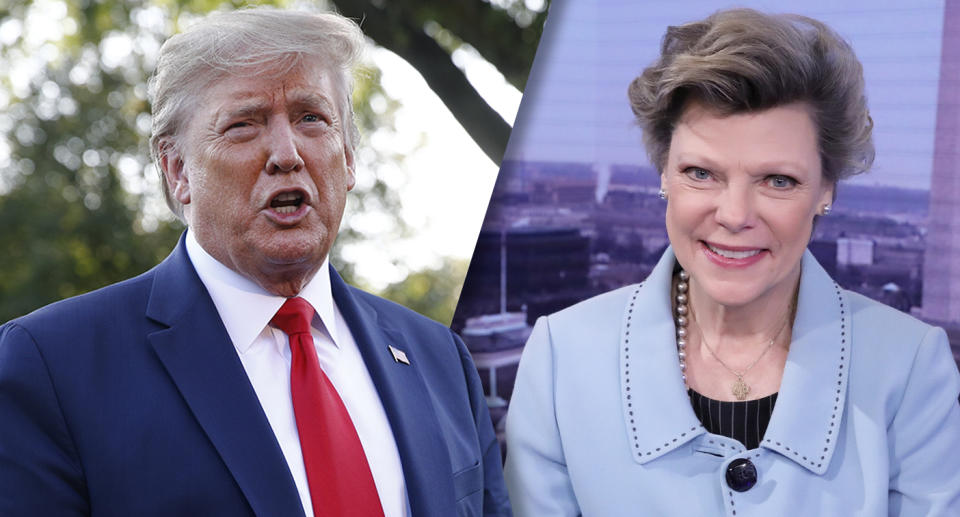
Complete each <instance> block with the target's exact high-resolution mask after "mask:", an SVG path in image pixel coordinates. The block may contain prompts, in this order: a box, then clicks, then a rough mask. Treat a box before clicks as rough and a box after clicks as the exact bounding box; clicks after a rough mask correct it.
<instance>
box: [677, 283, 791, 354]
mask: <svg viewBox="0 0 960 517" xmlns="http://www.w3.org/2000/svg"><path fill="white" fill-rule="evenodd" d="M799 281H800V277H799V275H798V276H797V278H796V280H795V281H794V282H785V283H784V284H785V286H786V287H787V288H786V289H780V290H775V291H770V292H768V293H765V294H764V295H763V296H761V297H759V298H757V299H756V300H753V301H752V302H750V303H747V304H744V305H739V306H731V305H724V304H722V303H719V302H717V301H716V300H713V299H711V298H710V297H709V296H707V295H706V294H705V292H704V291H703V289H701V288H700V286H699V284H697V282H696V279H695V278H691V279H690V283H689V285H690V287H689V289H690V294H689V298H690V311H691V319H692V320H693V323H694V326H695V327H696V329H697V330H698V332H700V333H702V336H703V337H705V338H706V340H707V342H709V343H710V346H711V347H712V348H713V350H714V351H716V352H719V353H722V352H721V351H723V350H728V351H730V352H731V353H734V354H737V353H749V352H750V351H751V350H760V349H762V348H764V347H766V346H768V344H769V342H770V340H771V339H774V340H776V342H780V341H781V340H782V338H783V336H784V335H786V336H789V334H790V333H789V331H787V332H784V329H785V328H787V330H789V327H790V326H791V325H792V321H793V312H794V311H793V307H794V305H795V303H794V300H795V299H796V293H797V288H798V285H799Z"/></svg>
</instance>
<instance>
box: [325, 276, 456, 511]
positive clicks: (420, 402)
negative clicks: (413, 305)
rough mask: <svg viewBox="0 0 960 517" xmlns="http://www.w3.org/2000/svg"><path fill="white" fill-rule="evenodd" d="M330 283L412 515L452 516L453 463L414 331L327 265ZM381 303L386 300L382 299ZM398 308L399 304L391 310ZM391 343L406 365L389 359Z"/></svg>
mask: <svg viewBox="0 0 960 517" xmlns="http://www.w3.org/2000/svg"><path fill="white" fill-rule="evenodd" d="M330 285H331V288H332V290H333V299H334V300H335V301H336V304H337V307H338V308H339V309H340V313H341V314H342V315H343V319H344V320H345V321H346V322H347V326H348V327H349V328H350V332H351V333H352V334H353V337H354V340H355V341H356V342H357V346H358V347H359V348H360V354H361V355H362V356H363V360H364V362H365V363H366V366H367V370H368V371H369V372H370V377H371V378H372V379H373V383H374V385H375V386H376V388H377V393H378V394H379V395H380V401H381V402H382V403H383V408H384V410H385V411H386V413H387V419H388V420H389V421H390V427H391V430H392V431H393V437H394V440H395V441H396V443H397V450H398V451H399V452H400V462H401V464H402V465H403V475H404V480H405V482H406V487H407V500H408V501H409V503H410V510H411V512H412V513H411V514H412V515H453V514H455V513H456V507H455V501H454V499H453V493H454V486H453V479H452V477H451V473H452V471H453V468H452V466H451V463H450V457H449V455H448V454H447V449H446V448H445V447H442V446H440V444H443V443H444V438H443V436H442V435H441V433H440V422H439V421H438V419H437V415H436V413H435V412H434V410H433V404H431V403H430V400H431V396H430V393H429V392H428V390H427V386H426V383H425V382H424V380H423V377H422V375H421V373H420V370H419V365H420V364H421V362H420V361H419V360H418V359H419V358H418V355H417V352H418V350H419V348H420V347H423V345H422V344H420V343H417V342H416V341H415V339H416V336H415V335H410V334H409V333H405V332H402V331H400V330H399V329H397V328H395V326H394V325H393V324H391V322H390V318H386V317H381V314H380V312H378V310H377V308H376V307H374V306H373V304H371V303H369V302H368V301H367V300H366V299H365V298H366V297H367V296H369V295H365V294H362V293H361V292H360V291H357V290H355V289H354V288H352V287H350V286H348V285H347V284H346V283H344V281H343V280H342V279H341V278H340V276H339V275H338V274H337V272H336V271H335V270H334V269H333V268H330ZM382 303H383V304H386V303H389V302H382ZM396 310H398V311H399V310H401V309H399V308H398V309H396ZM391 347H393V348H394V349H396V350H400V351H402V352H403V353H404V354H405V355H406V358H407V359H408V362H409V364H406V363H403V362H400V361H398V360H396V359H395V358H394V352H393V351H392V350H391Z"/></svg>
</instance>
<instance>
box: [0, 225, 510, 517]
mask: <svg viewBox="0 0 960 517" xmlns="http://www.w3.org/2000/svg"><path fill="white" fill-rule="evenodd" d="M320 274H323V272H321V273H320ZM330 275H331V280H332V282H331V283H332V289H333V297H334V300H335V301H336V304H337V307H338V308H339V309H340V311H341V313H342V314H343V317H344V319H345V320H346V321H347V324H348V325H349V327H350V331H351V332H352V333H353V336H354V338H355V339H356V342H357V345H358V346H359V347H360V351H361V353H362V355H363V359H364V361H365V363H366V366H367V369H368V370H369V371H370V376H371V377H372V378H373V381H374V384H375V385H376V387H377V391H378V393H379V395H380V399H381V401H382V402H383V406H384V408H385V409H386V413H387V417H388V419H389V421H390V426H391V428H392V430H393V436H394V438H395V440H396V443H397V448H398V449H399V452H400V459H401V462H402V464H403V474H404V477H405V480H406V487H407V495H408V500H409V502H410V508H411V509H412V512H413V516H416V517H419V516H437V517H450V516H454V515H460V516H479V515H509V514H510V509H509V503H508V501H507V496H506V490H505V489H504V485H503V478H502V474H501V466H500V452H499V448H498V446H497V441H496V438H495V435H494V432H493V428H492V426H491V424H490V417H489V414H488V412H487V407H486V404H485V403H484V399H483V393H482V390H481V387H480V382H479V379H478V377H477V373H476V370H475V369H474V366H473V363H472V362H471V360H470V356H469V355H468V353H467V350H466V348H465V347H464V345H463V343H462V342H461V341H460V339H459V338H458V337H457V336H456V335H455V334H453V333H452V332H450V330H449V329H447V328H445V327H443V326H441V325H439V324H437V323H435V322H433V321H431V320H429V319H427V318H424V317H422V316H419V315H417V314H415V313H413V312H412V311H410V310H408V309H405V308H403V307H400V306H399V305H396V304H393V303H391V302H388V301H385V300H382V299H380V298H377V297H375V296H372V295H370V294H367V293H364V292H362V291H360V290H358V289H355V288H353V287H350V286H348V285H346V284H345V283H344V282H343V280H341V279H340V277H339V276H338V275H337V274H336V272H335V271H333V269H332V268H331V270H330ZM391 345H392V346H394V347H395V348H398V349H400V350H403V351H404V352H406V356H407V357H408V358H409V360H410V364H409V365H407V364H403V363H399V362H396V361H394V359H393V355H392V354H391V352H390V350H389V348H388V346H391ZM0 515H3V516H5V517H14V516H31V517H34V516H40V515H44V516H46V515H51V516H54V515H55V516H73V515H92V516H124V517H126V516H133V515H136V516H153V515H156V516H172V515H177V516H191V515H197V516H219V515H223V516H230V517H236V516H248V515H250V516H252V515H256V516H260V517H278V516H279V517H286V516H301V515H303V510H302V508H301V506H300V498H299V497H298V494H297V490H296V487H295V485H294V482H293V478H292V476H291V475H290V472H289V470H288V468H287V465H286V462H285V460H284V458H283V454H282V452H281V451H280V446H279V445H278V444H277V440H276V438H275V436H274V434H273V431H272V430H271V428H270V425H269V423H268V422H267V418H266V416H265V415H264V413H263V410H262V409H261V407H260V403H259V401H258V399H257V396H256V393H255V392H254V390H253V387H252V386H251V385H250V381H249V380H248V379H247V376H246V373H245V371H244V369H243V366H242V364H241V363H240V359H239V357H238V355H237V352H236V350H235V348H234V347H233V344H232V343H231V341H230V338H229V337H228V335H227V332H226V329H225V328H224V326H223V323H222V322H221V321H220V317H219V315H218V313H217V311H216V308H215V306H214V304H213V301H212V300H211V299H210V296H209V294H208V293H207V291H206V289H205V287H204V286H203V284H202V282H201V281H200V278H199V277H198V276H197V273H196V271H195V270H194V268H193V265H192V264H191V263H190V261H189V259H188V257H187V254H186V250H185V247H184V244H183V241H182V239H181V242H180V244H179V245H178V246H177V248H176V249H175V250H174V251H173V253H172V254H171V255H170V256H169V257H167V259H166V260H164V261H163V262H162V263H161V264H160V265H158V266H157V267H155V268H153V269H152V270H150V271H148V272H146V273H144V274H143V275H140V276H138V277H136V278H132V279H130V280H127V281H124V282H121V283H119V284H115V285H112V286H109V287H106V288H104V289H100V290H98V291H94V292H92V293H88V294H85V295H82V296H78V297H75V298H71V299H68V300H64V301H61V302H58V303H55V304H52V305H50V306H47V307H44V308H42V309H40V310H38V311H36V312H34V313H32V314H30V315H27V316H24V317H22V318H19V319H16V320H13V321H10V322H8V323H7V324H5V325H3V326H2V327H0Z"/></svg>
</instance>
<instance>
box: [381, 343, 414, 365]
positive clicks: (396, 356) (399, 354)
mask: <svg viewBox="0 0 960 517" xmlns="http://www.w3.org/2000/svg"><path fill="white" fill-rule="evenodd" d="M387 346H389V347H390V353H391V354H393V360H394V361H396V362H398V363H403V364H410V360H409V359H407V354H406V353H404V351H403V350H400V349H399V348H395V347H394V346H393V345H387Z"/></svg>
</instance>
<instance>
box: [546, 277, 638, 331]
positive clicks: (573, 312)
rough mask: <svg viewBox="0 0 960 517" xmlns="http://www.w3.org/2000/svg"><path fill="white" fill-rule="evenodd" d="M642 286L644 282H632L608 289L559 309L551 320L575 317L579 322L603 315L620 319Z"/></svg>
mask: <svg viewBox="0 0 960 517" xmlns="http://www.w3.org/2000/svg"><path fill="white" fill-rule="evenodd" d="M642 286H643V284H631V285H627V286H624V287H621V288H619V289H614V290H613V291H607V292H605V293H601V294H598V295H596V296H593V297H591V298H587V299H586V300H583V301H581V302H579V303H575V304H573V305H571V306H569V307H567V308H566V309H562V310H560V311H557V312H555V313H553V314H551V315H550V316H549V317H550V319H551V320H558V319H560V320H566V319H574V320H576V321H579V322H583V321H594V320H595V319H596V318H603V317H607V318H610V317H612V318H615V319H617V320H620V319H621V318H623V309H624V308H625V307H626V306H627V303H629V301H630V299H631V298H632V297H633V295H634V293H635V292H636V291H637V290H638V289H641V288H642Z"/></svg>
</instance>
